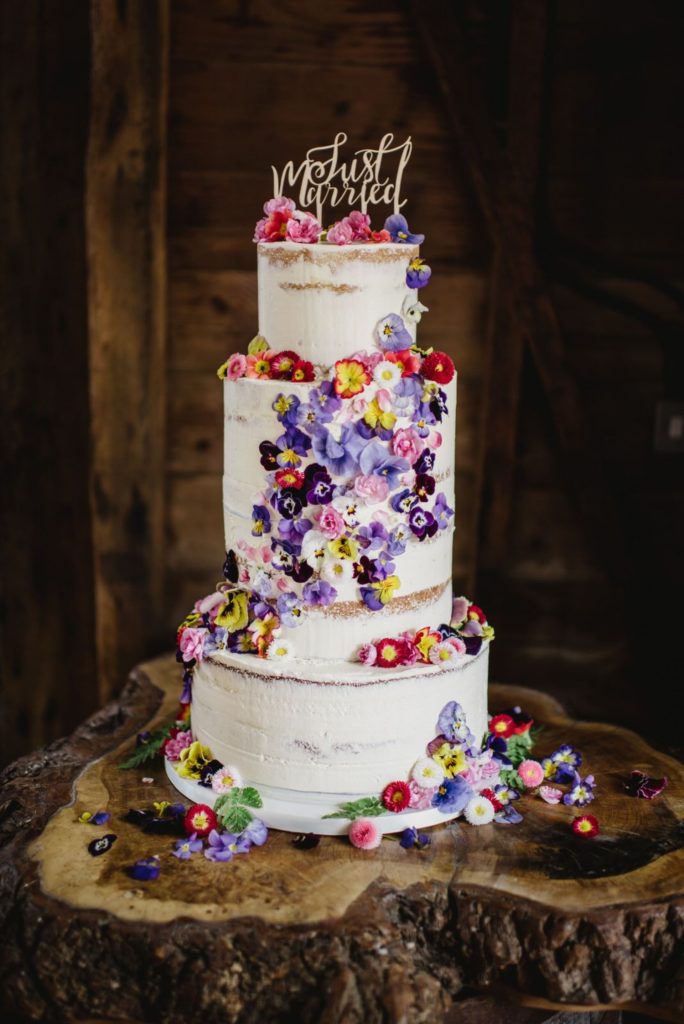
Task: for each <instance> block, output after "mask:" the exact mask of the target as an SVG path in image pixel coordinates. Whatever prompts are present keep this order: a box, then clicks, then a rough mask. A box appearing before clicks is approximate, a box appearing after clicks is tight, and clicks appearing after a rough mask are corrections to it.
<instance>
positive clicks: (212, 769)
mask: <svg viewBox="0 0 684 1024" xmlns="http://www.w3.org/2000/svg"><path fill="white" fill-rule="evenodd" d="M220 768H223V765H222V764H221V762H220V761H210V762H209V764H205V766H204V768H203V769H202V771H201V773H200V783H199V784H200V786H206V787H207V789H211V782H212V779H213V778H214V775H215V774H216V772H217V771H219V769H220Z"/></svg>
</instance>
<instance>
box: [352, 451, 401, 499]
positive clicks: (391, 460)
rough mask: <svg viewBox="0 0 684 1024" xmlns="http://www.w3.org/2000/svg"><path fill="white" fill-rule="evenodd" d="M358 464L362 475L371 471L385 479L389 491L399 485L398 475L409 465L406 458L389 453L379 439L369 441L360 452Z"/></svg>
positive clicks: (369, 474)
mask: <svg viewBox="0 0 684 1024" xmlns="http://www.w3.org/2000/svg"><path fill="white" fill-rule="evenodd" d="M359 466H360V468H361V472H362V473H363V474H364V476H371V475H372V474H373V473H375V474H377V476H382V477H384V478H385V479H386V480H387V483H388V484H389V489H390V491H393V490H395V489H396V488H397V487H398V486H399V477H400V476H401V474H402V473H406V471H407V470H409V469H410V468H411V467H410V466H409V464H408V461H407V459H401V458H399V457H398V456H396V455H391V454H390V452H389V451H388V450H387V448H386V447H385V446H384V445H383V444H381V443H380V441H376V440H375V441H370V442H369V443H368V444H367V445H366V447H365V448H364V449H363V451H362V452H361V455H360V457H359Z"/></svg>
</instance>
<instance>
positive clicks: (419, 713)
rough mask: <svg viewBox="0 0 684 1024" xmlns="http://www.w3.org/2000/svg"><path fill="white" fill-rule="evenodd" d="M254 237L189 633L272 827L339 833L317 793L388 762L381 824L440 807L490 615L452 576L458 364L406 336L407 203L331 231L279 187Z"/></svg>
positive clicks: (480, 674)
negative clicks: (373, 219) (212, 529)
mask: <svg viewBox="0 0 684 1024" xmlns="http://www.w3.org/2000/svg"><path fill="white" fill-rule="evenodd" d="M255 241H256V242H257V261H258V299H259V325H258V334H257V336H256V337H255V338H254V339H253V340H252V341H251V343H250V344H249V346H248V348H247V351H246V352H245V353H244V354H234V355H232V356H231V357H230V358H229V359H228V360H227V362H226V363H224V365H223V366H222V367H221V368H220V370H219V376H220V377H221V378H222V380H223V388H224V402H225V417H224V448H225V468H224V478H223V514H224V526H225V542H226V552H227V554H226V561H225V566H224V580H223V581H222V582H221V584H220V585H218V586H217V588H216V590H215V591H214V592H213V593H212V594H210V595H209V596H208V597H206V598H204V599H203V600H201V601H199V602H197V604H196V606H195V608H194V610H193V611H192V612H191V614H190V615H189V616H188V618H187V619H186V620H185V621H184V622H183V624H182V625H181V627H180V630H179V634H178V650H179V659H180V660H182V661H183V663H184V681H185V686H184V694H183V700H184V701H185V702H186V703H188V702H190V700H191V702H192V737H193V741H194V742H195V744H199V747H200V749H201V750H203V751H204V757H205V761H206V762H207V763H208V764H209V765H213V769H214V771H216V770H218V768H223V767H224V766H226V765H228V766H231V767H230V771H231V772H233V773H234V774H235V775H236V776H237V775H239V776H240V777H241V780H242V781H243V783H244V784H246V785H250V786H254V787H258V789H259V791H260V792H261V794H262V796H263V798H264V811H263V812H261V817H262V818H263V819H264V820H266V823H267V824H271V825H274V826H275V827H280V828H289V829H292V830H296V831H302V830H313V831H319V832H320V831H339V830H340V826H339V824H338V823H337V822H335V824H334V825H331V824H330V821H329V820H327V819H325V812H326V811H330V810H331V808H332V809H334V807H335V806H337V805H339V804H341V803H342V804H344V803H345V802H347V803H348V802H349V801H354V800H355V799H357V798H362V797H365V796H369V795H371V796H372V795H377V794H380V793H383V794H384V792H385V790H386V789H387V784H388V783H391V782H392V780H398V781H396V783H394V785H395V787H396V788H395V790H393V791H392V793H391V794H390V795H389V796H387V797H385V796H383V802H384V804H385V807H386V808H387V811H388V814H387V816H386V821H385V822H384V823H383V824H382V826H381V827H382V829H383V830H384V831H397V830H399V829H402V828H404V827H405V823H406V820H407V818H410V817H411V815H413V816H414V817H416V816H417V820H418V819H419V820H420V823H421V824H430V823H433V822H436V821H442V820H448V818H449V817H450V816H451V817H453V816H454V814H453V813H451V811H450V810H449V807H448V801H444V800H441V801H440V798H439V790H440V783H441V782H443V781H444V779H445V777H447V776H448V775H449V774H452V775H453V772H452V773H449V772H447V771H446V768H447V766H448V762H449V758H450V757H452V758H453V757H454V756H455V754H454V751H455V750H456V749H457V747H459V744H460V745H464V744H465V746H466V747H468V745H470V748H471V749H473V750H474V749H476V748H477V746H478V744H479V743H480V741H481V740H482V737H483V736H484V734H485V733H486V731H487V668H488V646H489V641H490V640H491V638H492V636H493V633H492V630H491V627H489V625H488V624H487V621H486V618H485V616H484V614H483V612H482V611H481V609H480V608H478V607H476V606H475V605H472V604H471V603H470V602H469V601H467V600H466V599H464V598H461V597H458V596H457V597H456V599H454V595H453V594H452V583H451V565H452V537H453V529H454V511H453V509H454V459H455V441H456V430H455V422H456V374H455V371H454V366H453V363H452V361H451V359H450V358H449V356H448V355H446V354H444V353H443V352H439V351H433V350H425V349H422V348H421V347H420V345H419V344H418V342H417V340H416V336H417V329H418V325H419V322H420V320H421V316H423V315H424V314H426V313H427V307H426V305H424V303H423V301H422V296H423V294H424V293H423V291H422V289H423V287H424V286H425V285H427V284H428V282H429V279H430V274H431V271H430V268H429V267H428V266H427V265H426V264H425V263H424V262H423V261H422V260H421V258H420V256H419V244H420V243H421V242H422V241H423V236H422V235H415V234H412V233H411V232H410V230H409V228H408V224H407V222H406V219H405V218H404V216H403V215H402V214H401V213H398V214H395V215H394V216H391V217H389V218H388V219H387V220H386V222H385V225H384V228H383V229H382V230H381V231H373V230H372V229H371V225H370V218H369V216H368V215H367V214H366V213H362V212H354V213H351V214H349V215H348V216H346V217H344V218H343V219H342V220H340V221H338V222H337V223H335V224H334V225H333V226H332V227H330V228H329V229H328V230H327V232H324V231H322V229H321V227H320V224H319V222H318V220H317V219H316V217H314V215H313V214H311V213H308V212H305V211H301V210H298V209H297V208H296V206H295V203H294V201H292V200H290V199H286V198H283V197H277V198H275V199H273V200H271V201H269V202H268V203H266V205H265V208H264V216H263V218H262V219H261V220H260V221H259V222H258V224H257V227H256V234H255ZM454 744H456V746H454ZM440 750H441V752H442V760H441V761H440V756H439V751H440ZM171 764H172V762H171ZM217 766H218V767H217ZM452 767H453V764H452ZM206 774H207V775H208V776H209V777H210V776H211V771H208V772H207V773H206ZM182 775H183V773H182V772H181V773H180V776H179V775H178V773H175V774H174V772H173V768H171V770H170V777H171V778H172V779H173V780H174V782H175V784H176V785H178V786H179V787H180V788H181V789H183V791H184V792H187V795H190V796H197V786H198V781H197V775H195V780H194V781H192V780H188V779H187V778H186V779H183V778H182ZM204 783H205V788H204V790H203V795H204V798H205V799H206V794H207V792H209V793H211V790H210V789H208V788H207V784H206V779H205V780H204ZM199 784H201V781H200V783H199ZM184 786H185V789H184ZM187 787H190V789H188V788H187ZM192 787H195V790H193V791H191V790H192ZM442 788H443V787H442ZM391 812H398V813H391ZM400 819H401V820H400ZM322 820H325V822H326V824H327V827H318V828H315V825H314V821H322ZM334 820H335V819H333V821H334Z"/></svg>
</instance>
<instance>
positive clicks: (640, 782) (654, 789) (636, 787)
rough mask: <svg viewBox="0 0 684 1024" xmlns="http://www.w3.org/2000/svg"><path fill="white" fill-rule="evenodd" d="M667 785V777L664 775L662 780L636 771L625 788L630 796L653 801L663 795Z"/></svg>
mask: <svg viewBox="0 0 684 1024" xmlns="http://www.w3.org/2000/svg"><path fill="white" fill-rule="evenodd" d="M667 783H668V778H667V776H666V775H663V777H662V779H654V778H651V776H650V775H646V774H645V773H644V772H640V771H637V770H636V769H635V770H634V771H633V772H632V774H631V775H630V777H629V779H628V780H627V782H625V784H624V786H625V790H626V791H627V792H628V793H629V795H630V796H638V797H641V799H642V800H653V798H654V797H656V796H659V795H660V794H661V793H662V791H663V790H664V789H665V787H666V786H667Z"/></svg>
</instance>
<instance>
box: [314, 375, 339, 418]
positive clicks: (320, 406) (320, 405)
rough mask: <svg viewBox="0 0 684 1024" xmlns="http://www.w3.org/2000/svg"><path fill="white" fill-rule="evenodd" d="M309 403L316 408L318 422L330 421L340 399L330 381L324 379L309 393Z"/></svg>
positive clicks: (337, 408)
mask: <svg viewBox="0 0 684 1024" xmlns="http://www.w3.org/2000/svg"><path fill="white" fill-rule="evenodd" d="M309 401H310V403H311V405H312V406H313V407H314V408H315V409H316V410H317V419H318V422H319V423H330V421H331V419H332V418H333V416H334V415H335V413H336V412H337V411H338V410H339V409H340V407H341V405H342V399H341V398H340V397H339V395H336V394H335V387H334V384H333V382H332V381H330V380H324V381H321V383H320V384H319V385H318V387H317V388H315V389H314V390H313V391H312V392H311V394H310V395H309Z"/></svg>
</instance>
